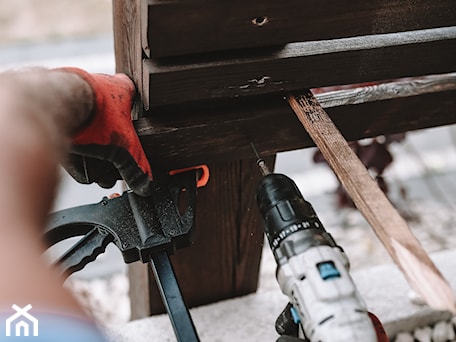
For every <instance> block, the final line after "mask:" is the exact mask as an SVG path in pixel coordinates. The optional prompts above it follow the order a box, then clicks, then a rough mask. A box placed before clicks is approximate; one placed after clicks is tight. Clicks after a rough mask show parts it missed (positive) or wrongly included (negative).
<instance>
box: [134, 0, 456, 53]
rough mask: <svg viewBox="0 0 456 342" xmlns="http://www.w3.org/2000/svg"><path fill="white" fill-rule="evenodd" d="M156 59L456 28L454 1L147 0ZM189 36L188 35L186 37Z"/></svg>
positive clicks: (148, 34)
mask: <svg viewBox="0 0 456 342" xmlns="http://www.w3.org/2000/svg"><path fill="white" fill-rule="evenodd" d="M144 3H147V11H146V13H147V16H148V18H147V23H148V26H147V27H146V26H144V27H143V31H142V34H143V41H144V46H146V47H147V50H149V49H150V54H151V56H153V57H163V56H172V55H186V54H194V53H202V52H213V51H226V50H231V49H243V48H250V49H252V48H260V47H265V46H280V45H284V44H286V43H291V42H303V41H311V40H323V39H336V38H344V37H352V36H358V35H369V34H381V33H391V32H400V31H411V30H418V29H425V28H433V27H443V26H452V25H456V8H455V6H454V2H453V1H452V0H436V1H429V0H415V1H403V0H384V1H363V0H337V1H336V0H306V1H302V0H286V1H275V0H249V1H243V0H231V1H214V0H185V1H184V0H180V1H176V0H175V1H163V0H149V1H146V0H144ZM183 33H184V34H183Z"/></svg>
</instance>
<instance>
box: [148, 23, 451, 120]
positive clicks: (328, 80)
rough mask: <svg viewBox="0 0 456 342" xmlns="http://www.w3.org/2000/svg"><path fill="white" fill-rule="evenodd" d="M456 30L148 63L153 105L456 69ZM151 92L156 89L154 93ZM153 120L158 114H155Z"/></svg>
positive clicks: (345, 39)
mask: <svg viewBox="0 0 456 342" xmlns="http://www.w3.org/2000/svg"><path fill="white" fill-rule="evenodd" d="M455 55H456V26H454V27H448V28H438V29H431V30H421V31H411V32H402V33H391V34H384V35H373V36H362V37H354V38H343V39H337V40H331V41H316V42H306V43H293V44H288V45H287V46H285V47H284V48H281V49H278V50H274V51H269V52H261V53H255V52H249V53H248V54H246V53H245V52H242V54H241V52H239V53H238V54H237V56H231V57H227V55H226V54H223V55H218V57H211V58H210V59H207V60H205V61H203V60H200V59H199V58H198V59H193V60H192V59H191V58H189V57H188V58H176V59H167V60H166V61H160V62H159V61H157V60H146V61H145V62H144V82H145V83H144V95H148V97H145V98H143V100H144V102H145V105H146V108H148V106H150V107H151V108H152V107H157V106H169V105H175V104H179V103H186V102H192V101H193V102H194V101H209V100H220V99H230V100H231V101H233V102H235V101H236V99H240V98H242V97H247V96H253V95H260V94H272V93H282V94H283V93H284V92H286V91H294V90H299V89H311V88H318V87H325V86H332V85H341V84H353V83H360V82H369V81H378V80H386V79H396V78H401V77H408V76H421V75H429V74H437V73H446V72H453V71H455V70H456V58H455ZM147 89H148V90H147ZM151 114H153V112H151Z"/></svg>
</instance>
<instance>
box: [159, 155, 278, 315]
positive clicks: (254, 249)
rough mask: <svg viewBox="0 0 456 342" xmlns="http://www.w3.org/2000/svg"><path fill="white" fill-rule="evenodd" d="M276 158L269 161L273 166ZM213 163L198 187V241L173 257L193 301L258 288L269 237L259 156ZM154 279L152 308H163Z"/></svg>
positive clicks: (187, 298)
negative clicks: (260, 200)
mask: <svg viewBox="0 0 456 342" xmlns="http://www.w3.org/2000/svg"><path fill="white" fill-rule="evenodd" d="M274 160H275V158H274V157H269V158H267V163H268V164H269V165H270V166H271V167H273V166H274ZM209 169H210V172H211V178H210V180H209V183H208V185H207V186H206V187H204V188H200V189H199V190H198V196H197V211H196V225H195V229H194V236H193V241H194V242H193V243H192V245H191V247H190V248H184V249H181V250H178V251H176V254H175V255H173V256H172V257H171V259H172V263H173V266H174V270H175V272H176V277H177V279H178V281H179V284H180V286H181V288H182V293H183V296H184V298H185V301H186V303H187V305H189V306H190V307H193V306H198V305H203V304H208V303H211V302H215V301H218V300H222V299H227V298H232V297H237V296H241V295H246V294H248V293H252V292H255V291H256V289H257V285H258V273H259V266H260V259H261V251H262V246H263V242H264V230H263V221H262V219H261V216H260V215H259V211H258V209H257V206H256V200H255V193H256V186H257V184H258V182H259V179H260V173H259V171H258V166H257V165H256V160H255V159H249V160H238V161H234V162H228V163H216V164H209ZM150 284H151V290H150V311H151V313H153V314H155V313H161V312H164V311H163V310H164V308H163V306H162V305H161V299H160V295H159V293H158V290H157V289H156V286H155V284H154V281H153V280H152V279H151V281H150Z"/></svg>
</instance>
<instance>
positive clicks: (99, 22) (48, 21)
mask: <svg viewBox="0 0 456 342" xmlns="http://www.w3.org/2000/svg"><path fill="white" fill-rule="evenodd" d="M111 32H112V0H76V1H74V0H14V1H11V0H0V45H5V44H12V43H30V42H42V41H48V40H56V39H71V38H82V37H90V36H93V35H100V34H111Z"/></svg>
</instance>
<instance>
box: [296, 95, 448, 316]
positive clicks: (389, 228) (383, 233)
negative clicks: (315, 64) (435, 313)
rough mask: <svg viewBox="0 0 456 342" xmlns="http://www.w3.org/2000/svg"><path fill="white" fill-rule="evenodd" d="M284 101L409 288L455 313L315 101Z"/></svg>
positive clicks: (444, 285)
mask: <svg viewBox="0 0 456 342" xmlns="http://www.w3.org/2000/svg"><path fill="white" fill-rule="evenodd" d="M288 102H289V103H290V106H291V107H292V108H293V110H294V112H295V113H296V116H297V117H298V118H299V121H301V123H302V125H303V126H304V127H305V129H306V131H307V132H308V133H309V135H310V136H311V137H312V139H313V140H314V141H315V144H316V145H317V146H318V148H319V149H320V151H321V153H322V154H323V156H324V157H325V159H326V161H327V162H328V164H329V165H330V166H331V168H332V169H333V171H334V173H335V175H336V176H337V178H338V179H339V180H340V182H341V183H342V185H343V186H344V189H345V191H347V193H348V194H349V195H350V197H351V199H352V200H353V202H354V203H355V205H356V207H357V208H358V210H359V211H360V212H361V213H362V214H363V216H364V217H365V218H366V220H367V222H369V224H370V225H371V227H372V229H373V230H374V232H375V234H376V235H377V237H378V238H379V240H380V242H381V243H382V244H383V246H384V247H385V249H386V250H387V252H388V253H389V255H390V256H391V258H392V259H393V261H394V262H395V263H396V265H397V266H399V268H400V269H401V270H402V273H403V274H404V276H405V277H406V279H407V280H408V282H409V284H410V286H411V287H412V288H413V289H414V290H415V291H416V292H417V293H418V294H419V295H420V296H421V298H423V299H424V300H425V301H426V302H427V303H428V304H429V305H430V306H431V307H432V308H434V309H436V310H448V311H450V312H452V313H453V314H455V313H456V304H455V298H454V294H453V290H452V289H451V287H450V285H449V283H448V282H447V281H446V280H445V278H444V277H443V276H442V274H441V273H440V271H439V270H438V269H437V267H436V266H435V265H434V263H433V262H432V260H431V258H430V257H429V255H428V254H427V253H426V251H425V250H424V249H423V247H422V246H421V244H420V243H419V241H418V240H417V239H416V237H415V236H414V235H413V233H412V231H411V230H410V228H409V227H408V225H407V223H406V222H405V220H404V219H403V218H402V217H401V216H400V215H399V213H398V211H397V210H396V209H395V208H394V206H393V205H392V204H391V202H390V201H389V200H388V199H387V197H386V195H385V194H384V192H383V191H382V190H381V189H380V187H379V186H378V185H377V183H376V182H375V181H374V179H373V178H372V177H371V176H370V174H369V172H368V171H367V169H366V167H365V166H364V165H363V163H362V162H361V160H360V159H359V158H358V156H357V155H356V154H355V152H354V151H353V150H352V149H351V148H350V146H349V145H348V143H347V141H346V140H345V139H344V137H343V136H342V134H341V133H340V131H339V130H338V129H337V127H336V126H335V125H334V123H333V122H332V120H331V119H330V117H329V116H328V114H327V113H326V112H325V110H324V109H323V108H322V107H321V106H320V104H319V103H318V101H317V100H316V99H315V97H314V96H313V95H312V94H311V93H310V91H309V92H307V93H305V94H304V95H300V96H296V97H295V96H290V97H289V98H288Z"/></svg>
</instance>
